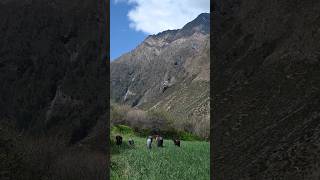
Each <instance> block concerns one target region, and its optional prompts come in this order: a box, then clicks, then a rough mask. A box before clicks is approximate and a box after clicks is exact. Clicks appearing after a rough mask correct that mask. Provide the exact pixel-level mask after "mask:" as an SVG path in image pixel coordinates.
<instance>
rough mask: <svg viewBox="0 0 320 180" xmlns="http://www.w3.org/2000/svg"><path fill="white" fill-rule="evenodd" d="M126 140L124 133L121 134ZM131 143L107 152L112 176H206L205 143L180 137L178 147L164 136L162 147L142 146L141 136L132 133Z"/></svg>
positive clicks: (201, 179) (123, 179) (165, 179)
mask: <svg viewBox="0 0 320 180" xmlns="http://www.w3.org/2000/svg"><path fill="white" fill-rule="evenodd" d="M124 140H125V141H126V140H127V136H124ZM134 140H135V147H133V148H131V147H129V146H128V145H122V146H120V147H114V148H115V149H117V151H118V152H119V153H116V154H112V155H111V179H112V180H129V179H130V180H135V179H137V180H138V179H141V180H144V179H146V180H147V179H148V180H169V179H170V180H175V179H177V180H178V179H179V180H180V179H184V180H188V179H190V180H195V179H197V180H205V179H210V155H209V154H210V153H209V151H210V148H209V143H207V142H200V141H182V142H181V147H180V148H179V147H176V146H174V145H173V142H172V141H171V140H164V147H163V148H157V147H155V145H154V143H153V147H152V149H151V150H149V149H147V148H146V140H145V138H140V137H134Z"/></svg>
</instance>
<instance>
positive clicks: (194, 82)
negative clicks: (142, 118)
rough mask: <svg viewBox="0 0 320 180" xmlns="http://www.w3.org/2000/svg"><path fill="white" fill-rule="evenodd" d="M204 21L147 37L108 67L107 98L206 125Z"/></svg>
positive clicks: (206, 30)
mask: <svg viewBox="0 0 320 180" xmlns="http://www.w3.org/2000/svg"><path fill="white" fill-rule="evenodd" d="M209 31H210V16H209V14H207V13H203V14H200V15H199V16H198V17H197V18H196V19H195V20H193V21H191V22H189V23H188V24H186V25H185V26H184V27H183V28H182V29H178V30H168V31H164V32H161V33H159V34H156V35H151V36H148V37H147V38H146V39H145V40H144V41H143V42H142V43H141V44H140V45H139V46H138V47H136V48H135V49H134V50H132V51H131V52H129V53H126V54H124V55H122V56H121V57H119V58H118V59H116V60H115V61H113V62H112V63H111V97H112V99H113V100H114V101H116V102H118V103H126V104H129V105H131V106H136V107H140V108H143V109H152V108H162V109H165V110H167V111H169V112H173V113H174V114H175V115H178V116H181V117H184V118H190V119H194V120H195V121H198V122H199V121H206V122H207V123H209V73H210V70H209V67H210V58H209V51H210V43H209V39H210V38H209Z"/></svg>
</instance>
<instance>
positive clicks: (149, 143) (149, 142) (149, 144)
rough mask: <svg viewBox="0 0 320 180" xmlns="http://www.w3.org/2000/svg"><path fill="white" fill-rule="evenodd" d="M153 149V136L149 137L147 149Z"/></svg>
mask: <svg viewBox="0 0 320 180" xmlns="http://www.w3.org/2000/svg"><path fill="white" fill-rule="evenodd" d="M151 147H152V136H149V137H148V139H147V148H148V149H151Z"/></svg>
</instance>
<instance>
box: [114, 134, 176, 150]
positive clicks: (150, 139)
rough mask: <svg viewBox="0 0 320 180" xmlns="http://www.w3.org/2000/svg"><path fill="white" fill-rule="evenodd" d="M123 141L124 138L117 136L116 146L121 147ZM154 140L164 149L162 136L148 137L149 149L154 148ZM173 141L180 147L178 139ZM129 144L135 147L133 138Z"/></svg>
mask: <svg viewBox="0 0 320 180" xmlns="http://www.w3.org/2000/svg"><path fill="white" fill-rule="evenodd" d="M122 139H123V138H122V136H120V135H117V136H116V145H118V146H120V145H121V144H122ZM153 139H155V141H156V145H157V147H163V137H162V136H160V135H155V136H148V138H147V148H148V149H151V148H152V142H153ZM172 141H173V143H174V145H176V146H178V147H180V140H179V139H178V138H173V139H172ZM128 144H129V145H130V146H134V141H133V139H132V138H129V140H128Z"/></svg>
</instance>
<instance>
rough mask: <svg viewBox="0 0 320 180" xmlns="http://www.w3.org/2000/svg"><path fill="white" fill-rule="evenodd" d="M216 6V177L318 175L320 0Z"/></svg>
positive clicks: (237, 0) (297, 179) (299, 179)
mask: <svg viewBox="0 0 320 180" xmlns="http://www.w3.org/2000/svg"><path fill="white" fill-rule="evenodd" d="M217 7H218V9H217V16H215V17H214V18H215V19H216V21H215V23H216V24H214V25H215V27H217V31H218V34H216V35H215V37H216V38H217V39H216V42H214V44H212V47H213V53H214V59H213V63H214V64H213V66H214V69H213V70H212V75H213V76H212V77H213V79H212V80H213V91H214V93H213V94H214V99H213V102H214V109H213V112H214V113H213V114H212V116H213V117H214V118H213V119H214V121H213V123H212V131H211V132H212V136H211V137H212V138H213V142H214V146H213V150H214V156H213V158H214V159H213V161H214V164H213V165H214V170H213V172H214V176H215V179H216V180H222V179H223V180H233V179H239V180H249V179H250V180H253V179H286V180H287V179H291V180H303V179H308V180H317V179H319V177H320V174H319V172H320V167H319V163H320V155H319V152H320V116H319V114H320V109H319V105H320V79H319V78H320V53H319V49H320V16H319V15H320V2H319V1H316V0H311V1H308V2H305V1H304V2H303V1H289V0H285V1H268V0H262V1H254V0H246V1H241V0H232V1H217Z"/></svg>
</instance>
